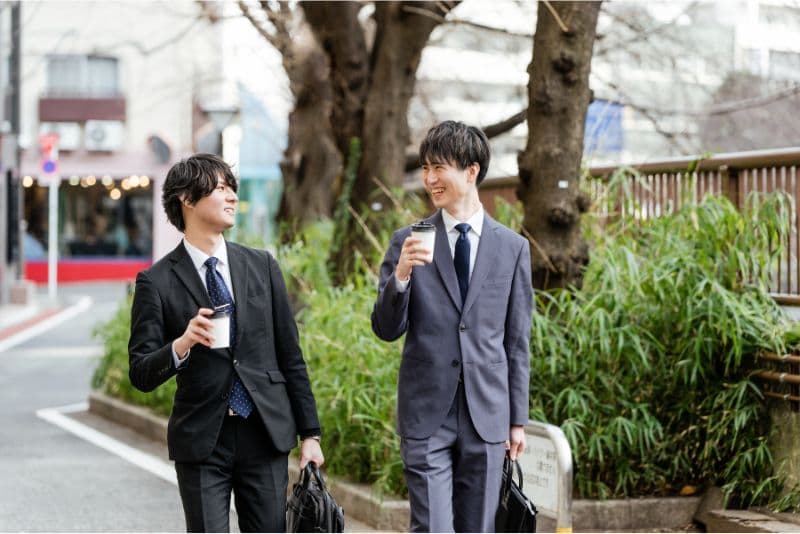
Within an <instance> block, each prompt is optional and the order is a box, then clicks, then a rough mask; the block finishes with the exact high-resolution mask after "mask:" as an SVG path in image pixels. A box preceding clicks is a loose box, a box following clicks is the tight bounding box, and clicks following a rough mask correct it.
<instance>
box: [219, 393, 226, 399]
mask: <svg viewBox="0 0 800 534" xmlns="http://www.w3.org/2000/svg"><path fill="white" fill-rule="evenodd" d="M219 398H220V399H222V400H228V394H227V393H223V394H222V395H220V396H219Z"/></svg>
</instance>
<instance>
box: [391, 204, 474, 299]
mask: <svg viewBox="0 0 800 534" xmlns="http://www.w3.org/2000/svg"><path fill="white" fill-rule="evenodd" d="M483 216H484V212H483V204H479V205H478V211H476V212H475V213H473V214H472V216H470V218H469V219H467V220H466V221H459V220H458V219H456V218H455V217H453V216H452V215H450V213H449V212H448V211H447V210H445V209H443V210H442V222H444V229H445V232H446V233H447V243H448V244H449V245H450V257H451V258H453V257H455V254H456V241H458V236H459V235H460V234H459V232H458V230H456V225H457V224H460V223H462V222H465V223H467V224H468V225H470V230H469V233H467V238H468V239H469V275H470V277H472V269H473V268H474V267H475V258H476V257H477V254H476V252H477V251H478V243H480V240H481V232H482V231H483ZM412 274H413V271H412ZM394 280H395V284H396V286H397V291H398V292H400V293H402V292H404V291H405V290H406V288H408V284H409V282H410V281H411V278H409V279H408V280H405V281H403V280H400V279H399V278H397V275H395V277H394Z"/></svg>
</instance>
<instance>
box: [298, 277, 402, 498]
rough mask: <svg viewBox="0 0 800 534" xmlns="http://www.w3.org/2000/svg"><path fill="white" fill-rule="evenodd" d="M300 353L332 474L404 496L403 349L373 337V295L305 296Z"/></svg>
mask: <svg viewBox="0 0 800 534" xmlns="http://www.w3.org/2000/svg"><path fill="white" fill-rule="evenodd" d="M304 301H305V304H306V307H304V308H303V310H302V311H301V312H300V314H299V317H298V319H299V321H300V323H301V325H302V326H301V329H302V335H301V340H302V347H303V354H304V355H305V358H306V362H307V363H308V367H309V374H310V376H311V383H312V387H313V390H314V395H315V397H316V399H317V409H318V411H319V416H320V421H321V423H322V428H323V432H324V433H325V436H324V443H325V459H326V464H327V465H328V468H329V469H330V471H331V472H332V473H337V474H341V475H346V476H347V477H351V478H352V479H353V480H356V481H359V482H374V483H375V488H376V489H377V490H378V491H380V492H388V493H394V494H398V495H404V494H405V492H406V488H405V481H404V479H403V465H402V462H401V460H400V454H399V447H400V440H399V438H398V437H397V435H396V433H395V431H394V423H395V389H396V385H397V374H398V371H399V368H400V346H401V343H402V341H395V342H394V343H391V344H389V343H384V342H383V341H381V340H379V339H378V338H377V337H376V336H375V334H373V333H372V328H371V326H370V319H369V318H370V313H371V312H372V305H373V303H374V302H375V290H374V287H367V286H362V287H356V286H353V285H350V286H347V287H343V288H327V289H322V290H315V291H313V292H311V293H310V294H307V295H305V296H304Z"/></svg>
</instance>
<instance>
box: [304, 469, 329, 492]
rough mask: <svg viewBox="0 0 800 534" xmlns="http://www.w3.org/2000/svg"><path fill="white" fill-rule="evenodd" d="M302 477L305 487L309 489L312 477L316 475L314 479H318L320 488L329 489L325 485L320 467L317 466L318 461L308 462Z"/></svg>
mask: <svg viewBox="0 0 800 534" xmlns="http://www.w3.org/2000/svg"><path fill="white" fill-rule="evenodd" d="M300 477H301V479H302V486H303V489H308V484H309V483H310V482H311V477H314V479H316V481H317V484H319V487H320V489H322V490H323V491H327V488H326V487H325V479H323V478H322V473H320V471H319V467H317V464H316V463H314V462H308V463H307V464H306V467H305V469H303V472H302V473H301V474H300Z"/></svg>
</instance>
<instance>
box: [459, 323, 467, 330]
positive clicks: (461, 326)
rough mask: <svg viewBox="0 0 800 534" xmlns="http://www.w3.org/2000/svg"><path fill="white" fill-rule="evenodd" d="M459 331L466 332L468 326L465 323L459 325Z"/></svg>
mask: <svg viewBox="0 0 800 534" xmlns="http://www.w3.org/2000/svg"><path fill="white" fill-rule="evenodd" d="M458 329H459V330H461V331H462V332H463V331H464V330H466V329H467V325H465V324H464V323H461V324H460V325H458Z"/></svg>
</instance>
